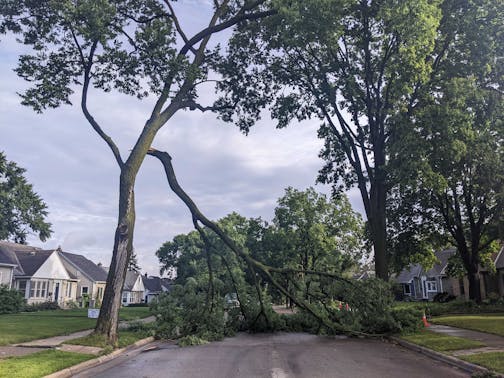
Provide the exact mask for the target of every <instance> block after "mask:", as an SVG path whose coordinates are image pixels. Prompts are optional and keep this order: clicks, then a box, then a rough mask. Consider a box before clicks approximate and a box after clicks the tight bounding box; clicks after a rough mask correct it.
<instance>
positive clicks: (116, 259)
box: [94, 167, 135, 346]
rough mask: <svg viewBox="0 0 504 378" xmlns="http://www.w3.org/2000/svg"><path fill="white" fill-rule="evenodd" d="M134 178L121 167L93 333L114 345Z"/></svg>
mask: <svg viewBox="0 0 504 378" xmlns="http://www.w3.org/2000/svg"><path fill="white" fill-rule="evenodd" d="M133 187H134V180H132V179H131V174H130V172H129V169H128V168H127V167H124V168H123V169H122V171H121V178H120V188H119V193H120V195H119V219H118V224H117V228H116V232H115V239H114V250H113V254H112V261H111V263H110V268H109V273H108V276H107V285H106V286H105V293H104V296H103V302H102V307H101V310H100V316H99V317H98V321H97V323H96V328H95V331H94V332H95V333H97V334H101V335H105V336H106V337H107V340H108V342H109V343H110V344H111V345H114V346H116V345H117V328H118V325H119V309H120V307H121V293H122V289H123V285H124V280H125V278H126V269H127V267H128V261H129V259H130V256H131V253H132V250H133V248H132V245H133V229H134V224H135V203H134V191H133Z"/></svg>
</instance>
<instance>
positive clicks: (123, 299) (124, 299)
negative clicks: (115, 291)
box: [122, 293, 128, 303]
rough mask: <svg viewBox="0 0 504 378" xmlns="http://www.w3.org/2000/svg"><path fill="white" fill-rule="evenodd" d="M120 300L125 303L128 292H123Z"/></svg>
mask: <svg viewBox="0 0 504 378" xmlns="http://www.w3.org/2000/svg"><path fill="white" fill-rule="evenodd" d="M122 301H123V303H127V302H128V293H123V294H122Z"/></svg>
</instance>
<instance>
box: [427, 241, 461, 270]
mask: <svg viewBox="0 0 504 378" xmlns="http://www.w3.org/2000/svg"><path fill="white" fill-rule="evenodd" d="M456 252H457V250H456V249H455V248H449V249H444V250H442V251H438V252H436V253H435V255H436V257H437V259H438V260H439V263H436V264H434V266H433V267H432V268H431V269H429V270H428V271H427V272H426V274H425V275H426V276H428V277H434V276H440V275H442V274H444V269H445V268H446V266H447V265H448V259H449V258H450V257H451V256H453V255H454V254H455V253H456Z"/></svg>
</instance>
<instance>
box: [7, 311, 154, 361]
mask: <svg viewBox="0 0 504 378" xmlns="http://www.w3.org/2000/svg"><path fill="white" fill-rule="evenodd" d="M154 320H155V317H154V316H149V317H147V318H143V319H138V320H128V321H122V322H120V323H119V329H124V328H127V326H128V324H130V323H134V322H141V323H152V322H153V321H154ZM91 332H93V330H92V329H88V330H85V331H79V332H74V333H71V334H69V335H61V336H54V337H49V338H46V339H40V340H31V341H27V342H25V343H20V344H14V345H6V346H0V359H1V358H6V357H14V356H24V355H27V354H32V353H36V352H40V351H41V350H44V349H47V348H56V347H58V346H60V345H61V344H63V343H65V342H66V341H69V340H73V339H77V338H79V337H83V336H87V335H89V334H90V333H91ZM70 349H72V350H71V351H72V352H78V353H79V352H80V353H90V354H96V353H98V352H99V351H96V350H91V349H86V348H80V350H78V349H79V348H78V346H75V347H73V346H72V347H70V346H67V349H66V350H68V351H70ZM100 350H101V349H100Z"/></svg>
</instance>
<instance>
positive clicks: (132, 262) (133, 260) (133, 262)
mask: <svg viewBox="0 0 504 378" xmlns="http://www.w3.org/2000/svg"><path fill="white" fill-rule="evenodd" d="M128 270H130V271H133V272H140V270H142V268H140V265H138V260H137V255H136V253H135V250H133V251H132V252H131V256H130V259H129V261H128Z"/></svg>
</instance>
